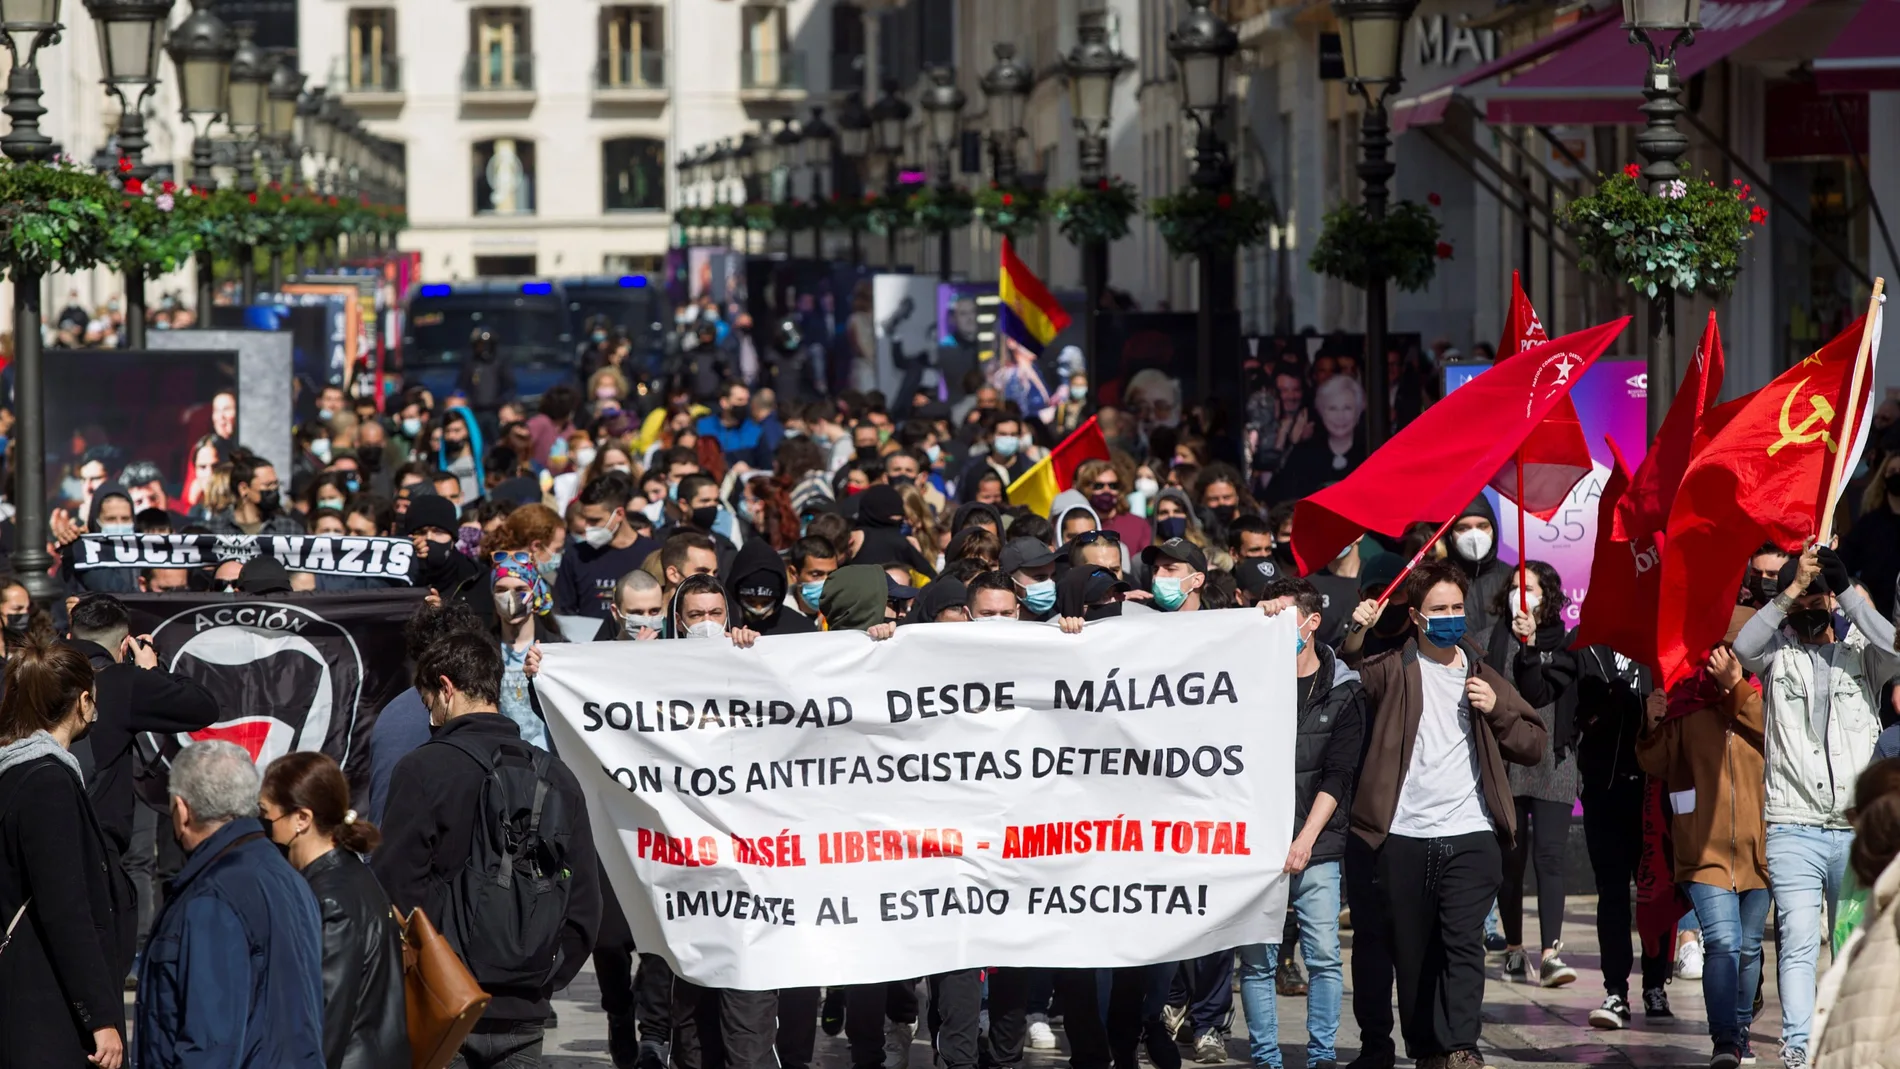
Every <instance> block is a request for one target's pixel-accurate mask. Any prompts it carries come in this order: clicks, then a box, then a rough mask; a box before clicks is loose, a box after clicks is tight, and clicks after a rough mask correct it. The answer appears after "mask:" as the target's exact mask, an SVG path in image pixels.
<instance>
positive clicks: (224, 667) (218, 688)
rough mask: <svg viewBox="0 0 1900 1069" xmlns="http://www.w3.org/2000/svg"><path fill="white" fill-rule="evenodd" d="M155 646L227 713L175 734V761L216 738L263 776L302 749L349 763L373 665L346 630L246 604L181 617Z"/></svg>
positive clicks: (275, 607)
mask: <svg viewBox="0 0 1900 1069" xmlns="http://www.w3.org/2000/svg"><path fill="white" fill-rule="evenodd" d="M152 638H153V641H154V643H155V644H156V645H157V647H158V649H159V651H160V655H161V656H162V657H163V658H164V660H165V664H166V666H167V667H168V668H170V669H171V670H172V671H173V672H176V673H178V674H179V675H182V676H186V677H188V678H190V679H193V680H196V681H197V682H198V683H200V684H202V685H203V686H204V687H205V689H207V690H209V691H210V692H211V693H212V695H213V696H215V697H216V698H217V700H218V708H219V709H220V710H221V711H222V713H223V716H222V718H221V719H219V721H218V722H217V723H215V724H213V725H211V726H210V727H208V728H205V729H203V730H201V731H195V732H192V733H191V734H190V735H189V736H185V735H172V736H166V737H165V738H164V739H163V740H162V743H161V746H160V750H161V752H162V753H163V754H164V756H165V757H166V758H167V759H168V760H169V758H170V757H172V756H173V755H174V754H176V753H177V751H178V750H179V749H180V748H182V747H183V746H184V745H185V744H186V743H189V742H203V741H207V740H211V739H221V740H224V741H226V742H234V743H237V744H238V745H239V746H242V747H244V749H245V750H246V751H247V752H248V753H250V755H251V757H252V759H253V760H255V761H256V762H257V764H258V766H259V767H260V768H261V767H263V766H264V765H267V764H269V763H270V762H271V761H272V760H274V759H275V758H278V757H281V756H283V755H284V754H287V753H290V752H292V751H295V750H323V751H325V752H328V753H329V754H330V756H331V757H334V758H336V760H337V763H338V764H343V763H344V762H345V761H346V760H347V758H348V756H349V745H350V739H351V736H352V734H353V731H352V729H353V727H354V725H355V720H356V715H357V704H358V702H359V700H360V699H361V696H362V692H363V661H362V655H361V651H360V650H359V649H358V648H357V645H356V642H355V640H353V639H352V638H351V637H350V635H349V633H348V632H346V631H345V630H344V629H343V628H342V627H340V626H338V625H337V624H334V623H331V622H330V621H328V620H326V619H324V618H323V617H322V616H319V615H317V614H316V613H314V612H311V611H309V610H308V609H304V608H300V607H298V606H295V605H289V604H285V603H282V602H243V601H240V602H235V603H229V604H220V605H208V606H203V607H200V608H196V609H192V610H190V611H187V612H183V613H180V614H179V615H177V616H174V617H172V618H171V619H169V620H166V621H165V622H164V623H163V624H161V625H160V626H159V627H158V629H157V630H155V631H154V632H153V633H152ZM332 739H334V740H336V743H335V745H334V746H331V745H329V743H330V740H332Z"/></svg>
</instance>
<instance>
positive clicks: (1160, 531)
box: [1155, 516, 1187, 542]
mask: <svg viewBox="0 0 1900 1069" xmlns="http://www.w3.org/2000/svg"><path fill="white" fill-rule="evenodd" d="M1186 535H1187V517H1186V516H1169V517H1168V518H1167V519H1165V520H1156V521H1155V541H1157V542H1166V541H1167V540H1168V539H1170V538H1183V537H1185V536H1186Z"/></svg>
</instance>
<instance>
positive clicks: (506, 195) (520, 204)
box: [484, 137, 533, 215]
mask: <svg viewBox="0 0 1900 1069" xmlns="http://www.w3.org/2000/svg"><path fill="white" fill-rule="evenodd" d="M484 174H485V177H487V179H488V205H489V207H490V208H491V209H493V211H494V212H495V214H496V215H513V214H515V213H517V212H522V211H527V210H528V209H529V206H530V205H531V204H532V203H533V201H532V200H530V199H529V196H530V194H529V191H528V176H527V168H525V167H523V166H522V163H521V157H520V156H519V155H518V154H516V152H515V142H514V139H513V138H510V137H502V138H496V139H495V149H494V151H493V152H492V153H490V154H489V157H488V167H487V170H486V171H485V172H484Z"/></svg>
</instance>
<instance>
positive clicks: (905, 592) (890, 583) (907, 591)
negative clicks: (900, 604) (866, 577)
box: [884, 572, 917, 601]
mask: <svg viewBox="0 0 1900 1069" xmlns="http://www.w3.org/2000/svg"><path fill="white" fill-rule="evenodd" d="M916 596H917V588H916V587H914V586H905V585H904V584H902V583H900V582H898V581H897V580H895V579H892V578H891V573H889V572H885V573H884V597H885V600H887V601H909V600H911V599H912V598H914V597H916Z"/></svg>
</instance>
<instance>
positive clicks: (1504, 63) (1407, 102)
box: [1386, 10, 1620, 135]
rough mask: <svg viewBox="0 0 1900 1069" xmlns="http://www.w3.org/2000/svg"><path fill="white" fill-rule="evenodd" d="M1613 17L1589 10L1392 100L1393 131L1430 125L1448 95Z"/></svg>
mask: <svg viewBox="0 0 1900 1069" xmlns="http://www.w3.org/2000/svg"><path fill="white" fill-rule="evenodd" d="M1612 18H1620V14H1619V12H1617V11H1615V10H1608V11H1597V12H1592V13H1591V14H1588V15H1585V16H1583V17H1582V18H1580V19H1578V20H1577V21H1575V22H1573V23H1571V24H1570V25H1568V26H1565V27H1564V28H1563V29H1561V30H1558V31H1556V32H1555V33H1551V34H1546V35H1545V36H1543V37H1540V38H1538V39H1537V40H1535V41H1532V42H1531V43H1530V44H1527V45H1525V46H1524V47H1523V48H1520V49H1518V50H1517V51H1515V52H1512V53H1510V54H1508V55H1505V56H1500V57H1498V58H1497V59H1494V60H1492V61H1491V62H1489V63H1486V64H1484V65H1482V66H1479V67H1473V68H1472V69H1471V70H1468V71H1466V72H1465V73H1463V74H1460V75H1459V76H1458V77H1456V78H1454V79H1452V80H1451V81H1449V82H1446V83H1445V84H1443V85H1440V86H1436V87H1434V88H1431V89H1427V90H1425V91H1423V92H1421V93H1416V94H1414V95H1412V96H1409V97H1403V98H1401V99H1399V100H1395V101H1393V102H1392V103H1391V104H1390V105H1388V107H1387V109H1386V110H1387V111H1388V112H1389V113H1390V115H1391V116H1392V132H1393V134H1395V135H1396V134H1398V133H1400V132H1402V131H1404V130H1405V129H1407V128H1408V127H1413V126H1430V125H1431V124H1433V123H1435V122H1438V121H1440V120H1441V119H1443V118H1444V117H1445V109H1447V108H1448V107H1450V106H1451V98H1452V97H1453V96H1455V95H1456V94H1457V93H1458V91H1459V90H1461V89H1467V88H1469V87H1471V86H1474V85H1477V84H1478V83H1480V82H1483V81H1487V80H1489V79H1492V78H1496V77H1497V76H1498V75H1500V74H1504V73H1505V72H1507V71H1514V70H1517V69H1518V68H1520V67H1524V66H1526V65H1528V64H1531V63H1535V62H1536V61H1538V60H1540V59H1543V58H1544V57H1545V56H1548V55H1550V54H1551V53H1552V52H1555V51H1557V50H1558V49H1560V48H1563V47H1564V46H1565V45H1567V44H1569V43H1570V42H1572V41H1574V40H1576V39H1577V38H1579V37H1582V36H1584V35H1585V34H1588V33H1590V32H1591V31H1592V30H1596V29H1599V28H1601V27H1602V26H1603V25H1604V24H1605V23H1608V22H1609V21H1610V20H1611V19H1612Z"/></svg>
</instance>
